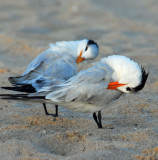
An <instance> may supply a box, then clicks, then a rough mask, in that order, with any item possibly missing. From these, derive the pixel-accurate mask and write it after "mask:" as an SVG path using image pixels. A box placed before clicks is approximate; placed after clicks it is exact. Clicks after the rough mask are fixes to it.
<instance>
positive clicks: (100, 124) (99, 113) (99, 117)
mask: <svg viewBox="0 0 158 160" xmlns="http://www.w3.org/2000/svg"><path fill="white" fill-rule="evenodd" d="M101 118H102V116H101V111H99V112H98V121H99V128H103V127H102V122H101Z"/></svg>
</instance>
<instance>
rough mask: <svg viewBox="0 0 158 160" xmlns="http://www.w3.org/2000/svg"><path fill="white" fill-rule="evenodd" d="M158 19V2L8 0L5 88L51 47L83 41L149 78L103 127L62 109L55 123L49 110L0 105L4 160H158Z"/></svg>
mask: <svg viewBox="0 0 158 160" xmlns="http://www.w3.org/2000/svg"><path fill="white" fill-rule="evenodd" d="M157 17H158V1H156V0H143V1H137V0H119V1H118V0H110V1H108V0H100V1H94V0H87V1H85V0H80V1H74V0H67V1H62V0H52V1H51V0H44V1H42V0H1V1H0V86H8V85H10V84H9V82H8V80H7V78H8V77H9V76H14V75H20V74H21V73H22V72H23V71H24V70H25V68H26V66H27V64H28V63H29V62H30V61H31V60H32V59H33V58H34V57H35V56H37V55H38V54H39V53H41V52H42V51H43V50H45V49H47V48H48V44H49V43H53V42H56V41H62V40H79V39H83V38H88V39H94V40H95V41H97V42H98V44H99V46H100V55H99V57H98V58H97V59H96V60H95V61H98V60H99V59H100V58H102V57H105V56H108V55H112V54H121V55H125V56H128V57H130V58H132V59H134V60H135V61H137V62H138V63H140V64H142V65H145V66H146V67H147V68H148V70H149V71H150V75H149V78H148V82H147V84H146V86H145V88H144V89H143V90H142V91H141V92H139V93H137V94H128V95H125V96H123V97H121V98H120V99H119V100H117V101H115V102H114V103H113V104H112V105H111V106H110V107H108V108H106V106H105V109H104V110H103V111H102V116H103V120H102V123H103V129H98V128H97V126H96V124H95V122H94V120H93V119H92V115H91V114H80V113H74V112H72V111H70V110H67V109H65V108H63V107H60V108H59V118H53V117H51V116H46V115H45V114H44V110H43V107H42V104H32V103H30V102H26V103H24V102H17V101H10V100H0V160H74V159H75V160H96V159H97V160H104V159H106V160H130V159H136V160H156V159H158V108H157V106H158V74H157V73H158V18H157ZM92 62H93V61H90V62H89V63H87V62H84V63H82V64H79V70H81V69H84V68H87V67H88V66H89V65H90V63H92ZM0 93H1V94H2V93H13V92H9V91H5V90H2V89H0ZM48 108H49V111H50V112H52V113H53V112H54V107H53V106H51V105H48Z"/></svg>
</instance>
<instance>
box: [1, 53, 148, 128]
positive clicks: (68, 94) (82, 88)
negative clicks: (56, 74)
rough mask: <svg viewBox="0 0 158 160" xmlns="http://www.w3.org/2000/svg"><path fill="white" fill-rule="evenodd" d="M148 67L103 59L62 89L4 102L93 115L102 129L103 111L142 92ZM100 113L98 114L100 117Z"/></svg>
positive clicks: (116, 58)
mask: <svg viewBox="0 0 158 160" xmlns="http://www.w3.org/2000/svg"><path fill="white" fill-rule="evenodd" d="M148 74H149V73H148V72H147V71H146V70H145V68H144V67H142V66H141V65H139V64H138V63H136V62H134V61H133V60H131V59H129V58H128V57H125V56H120V55H113V56H108V57H105V58H102V59H101V60H100V61H99V62H97V63H95V64H94V66H93V67H90V68H88V69H85V70H82V71H80V72H78V73H77V74H76V75H74V76H73V77H71V78H70V79H69V80H67V81H66V82H64V83H62V84H60V85H56V86H54V85H52V86H49V87H43V88H42V89H41V90H40V91H39V92H37V93H35V94H28V95H11V94H9V95H7V94H6V95H0V97H1V98H3V99H13V100H26V101H31V102H35V103H39V102H48V103H52V104H58V105H61V106H63V107H65V108H68V109H70V110H73V111H75V112H81V113H87V112H89V113H93V118H94V120H95V122H96V124H97V126H98V128H102V121H101V120H102V116H101V110H103V109H104V108H107V107H109V106H110V104H111V102H113V101H115V100H118V99H119V98H120V97H121V96H122V95H123V94H126V93H136V92H138V91H140V90H142V89H143V88H144V86H145V84H146V80H147V78H148ZM97 113H98V114H97Z"/></svg>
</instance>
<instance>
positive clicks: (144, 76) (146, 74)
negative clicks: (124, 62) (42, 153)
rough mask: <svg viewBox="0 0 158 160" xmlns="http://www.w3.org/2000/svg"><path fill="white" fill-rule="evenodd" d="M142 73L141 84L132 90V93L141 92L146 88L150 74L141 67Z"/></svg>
mask: <svg viewBox="0 0 158 160" xmlns="http://www.w3.org/2000/svg"><path fill="white" fill-rule="evenodd" d="M141 72H142V79H141V83H140V84H139V85H138V86H137V87H135V88H132V92H138V91H140V90H141V89H143V88H144V86H145V83H146V80H147V78H148V75H149V73H148V72H146V70H145V68H144V67H141Z"/></svg>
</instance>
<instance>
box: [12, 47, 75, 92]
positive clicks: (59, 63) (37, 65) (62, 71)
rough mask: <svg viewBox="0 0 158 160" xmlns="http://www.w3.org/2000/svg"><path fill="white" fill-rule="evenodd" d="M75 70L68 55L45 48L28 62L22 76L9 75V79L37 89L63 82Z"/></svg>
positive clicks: (17, 83)
mask: <svg viewBox="0 0 158 160" xmlns="http://www.w3.org/2000/svg"><path fill="white" fill-rule="evenodd" d="M76 72H77V65H76V63H75V62H74V59H73V58H72V57H71V56H70V55H67V54H65V55H61V54H55V53H52V51H51V50H47V51H46V52H44V55H42V54H41V55H39V56H38V57H37V58H35V59H34V60H33V61H32V63H30V64H29V66H28V69H27V70H26V71H25V72H24V74H23V75H22V76H20V77H11V78H10V79H9V81H10V82H11V83H13V84H16V85H23V84H31V85H32V86H33V87H34V88H35V89H36V91H38V90H40V89H41V88H42V87H46V86H49V85H54V84H59V83H61V82H64V81H66V80H67V79H69V78H70V77H72V76H73V75H75V74H76Z"/></svg>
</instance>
